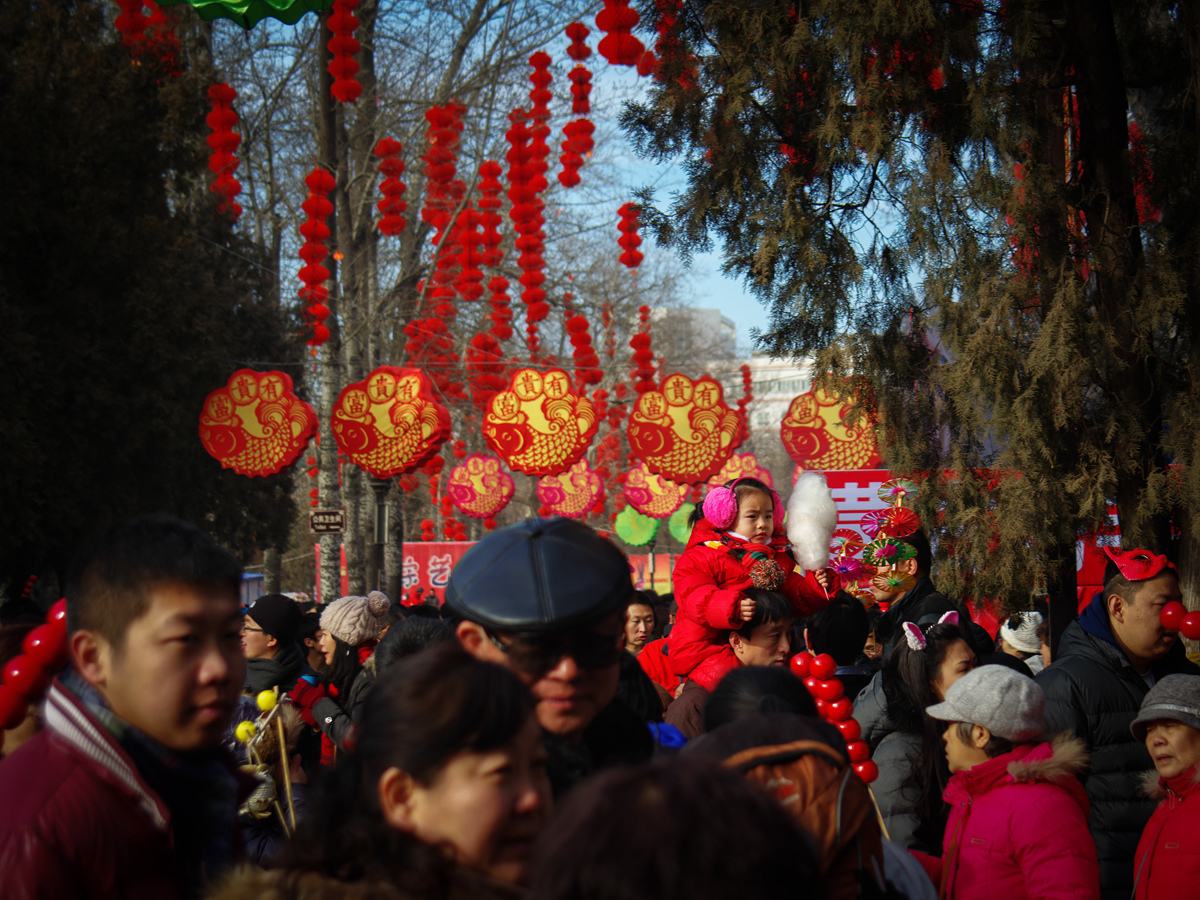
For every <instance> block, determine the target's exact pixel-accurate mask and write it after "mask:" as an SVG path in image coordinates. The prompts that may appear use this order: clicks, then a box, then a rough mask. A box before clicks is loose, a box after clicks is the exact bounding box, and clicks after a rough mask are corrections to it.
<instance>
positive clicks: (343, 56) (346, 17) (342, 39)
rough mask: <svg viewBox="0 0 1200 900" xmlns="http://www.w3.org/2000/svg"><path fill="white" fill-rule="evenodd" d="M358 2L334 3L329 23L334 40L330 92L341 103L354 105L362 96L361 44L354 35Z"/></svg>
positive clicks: (334, 0) (331, 49)
mask: <svg viewBox="0 0 1200 900" xmlns="http://www.w3.org/2000/svg"><path fill="white" fill-rule="evenodd" d="M357 7H358V0H333V12H331V13H330V14H329V19H328V21H327V24H328V25H329V31H330V33H331V34H332V37H330V39H329V54H330V57H331V58H330V60H329V66H328V69H329V74H330V75H332V76H333V85H332V87H331V88H330V93H332V94H333V99H334V100H336V101H338V103H353V102H354V101H355V100H357V99H358V97H359V95H360V94H361V93H362V85H361V84H359V81H358V78H356V77H355V76H356V75H358V68H359V67H358V60H357V59H355V56H356V55H357V54H358V51H359V48H360V45H359V43H358V39H357V38H356V37H355V36H354V29H356V28H358V18H357V17H356V16H355V15H354V10H355V9H356V8H357Z"/></svg>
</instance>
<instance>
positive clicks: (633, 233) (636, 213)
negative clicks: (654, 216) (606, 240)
mask: <svg viewBox="0 0 1200 900" xmlns="http://www.w3.org/2000/svg"><path fill="white" fill-rule="evenodd" d="M617 215H618V216H619V217H620V220H619V221H618V222H617V231H619V232H620V233H621V236H620V237H619V238H617V244H618V245H619V246H620V248H621V251H622V252H621V265H623V266H627V267H629V268H630V269H636V268H637V267H638V266H640V265H641V264H642V259H643V257H642V254H641V252H640V251H639V250H638V247H640V246H641V245H642V239H641V238H640V237H639V236H638V233H637V232H638V225H639V223H638V219H639V217H640V216H641V208H640V207H639V206H638V205H637V204H636V203H624V204H622V205H621V208H620V209H618V210H617Z"/></svg>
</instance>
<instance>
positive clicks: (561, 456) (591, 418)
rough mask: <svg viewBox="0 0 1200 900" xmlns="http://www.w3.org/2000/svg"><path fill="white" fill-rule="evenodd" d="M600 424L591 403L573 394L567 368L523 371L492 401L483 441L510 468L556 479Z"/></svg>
mask: <svg viewBox="0 0 1200 900" xmlns="http://www.w3.org/2000/svg"><path fill="white" fill-rule="evenodd" d="M596 425H597V422H596V410H595V408H594V407H593V406H592V403H591V401H590V400H589V399H588V398H587V397H585V396H581V395H578V394H575V393H573V392H572V390H571V379H570V378H569V377H568V376H567V373H566V372H564V371H563V370H562V369H551V370H549V371H548V372H544V373H543V372H539V371H538V370H536V369H519V370H517V371H516V372H514V373H513V374H512V375H511V376H510V377H509V382H508V386H507V388H506V389H505V390H503V391H501V392H500V393H498V394H496V396H495V397H493V398H492V402H491V404H490V405H489V406H488V410H487V414H486V415H485V416H484V420H483V436H484V438H485V439H486V440H487V442H488V444H489V445H490V446H491V448H492V449H493V450H495V451H496V453H497V454H498V455H499V456H500V458H501V459H503V460H504V461H505V463H507V464H508V467H509V468H510V469H514V470H516V471H518V472H524V473H525V474H527V475H556V474H558V473H559V472H563V471H566V470H567V469H568V468H570V467H571V466H572V465H574V464H575V462H576V461H578V460H579V458H580V457H582V456H583V454H584V452H585V451H586V450H587V446H588V444H589V443H590V442H591V440H592V435H594V434H595V433H596Z"/></svg>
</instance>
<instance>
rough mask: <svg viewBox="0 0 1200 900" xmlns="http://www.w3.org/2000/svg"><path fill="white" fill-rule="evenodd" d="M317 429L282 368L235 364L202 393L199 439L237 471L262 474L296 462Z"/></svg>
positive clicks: (310, 410) (225, 466)
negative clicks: (222, 379) (224, 378)
mask: <svg viewBox="0 0 1200 900" xmlns="http://www.w3.org/2000/svg"><path fill="white" fill-rule="evenodd" d="M316 431H317V414H316V413H315V412H314V411H313V408H312V407H311V406H309V405H308V404H307V403H305V402H304V401H303V400H301V399H300V398H299V397H297V396H296V391H295V388H294V387H293V386H292V379H291V376H290V375H288V374H287V373H286V372H275V371H271V372H256V371H254V370H253V369H238V370H237V371H236V372H234V373H233V374H232V375H230V376H229V380H228V381H227V382H226V383H225V386H224V387H221V388H218V389H217V390H215V391H213V392H212V393H210V394H209V395H208V396H207V397H205V398H204V405H203V406H202V407H201V409H200V443H201V444H203V445H204V449H205V451H207V453H208V454H209V456H211V457H212V458H213V459H215V460H216V461H217V462H219V463H220V464H221V468H223V469H233V471H235V472H237V473H238V474H239V475H249V476H251V477H266V476H268V475H274V474H276V473H277V472H282V471H283V470H284V469H286V468H287V467H288V466H290V465H291V464H292V463H294V462H295V461H296V460H297V459H298V458H299V456H300V454H301V453H303V452H304V448H305V447H306V446H308V442H309V441H310V440H312V437H313V435H314V434H316Z"/></svg>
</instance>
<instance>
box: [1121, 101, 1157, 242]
mask: <svg viewBox="0 0 1200 900" xmlns="http://www.w3.org/2000/svg"><path fill="white" fill-rule="evenodd" d="M1129 164H1130V167H1131V168H1132V169H1133V199H1134V202H1135V203H1136V204H1137V217H1138V224H1139V225H1145V224H1147V223H1149V222H1160V221H1162V210H1161V209H1159V207H1158V206H1157V205H1156V204H1155V202H1154V200H1153V199H1152V198H1151V196H1150V192H1151V191H1152V190H1153V188H1154V167H1153V166H1151V165H1150V156H1149V154H1148V153H1147V152H1146V138H1145V136H1144V135H1143V134H1142V126H1140V125H1139V124H1138V123H1137V121H1136V120H1134V119H1130V120H1129Z"/></svg>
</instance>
